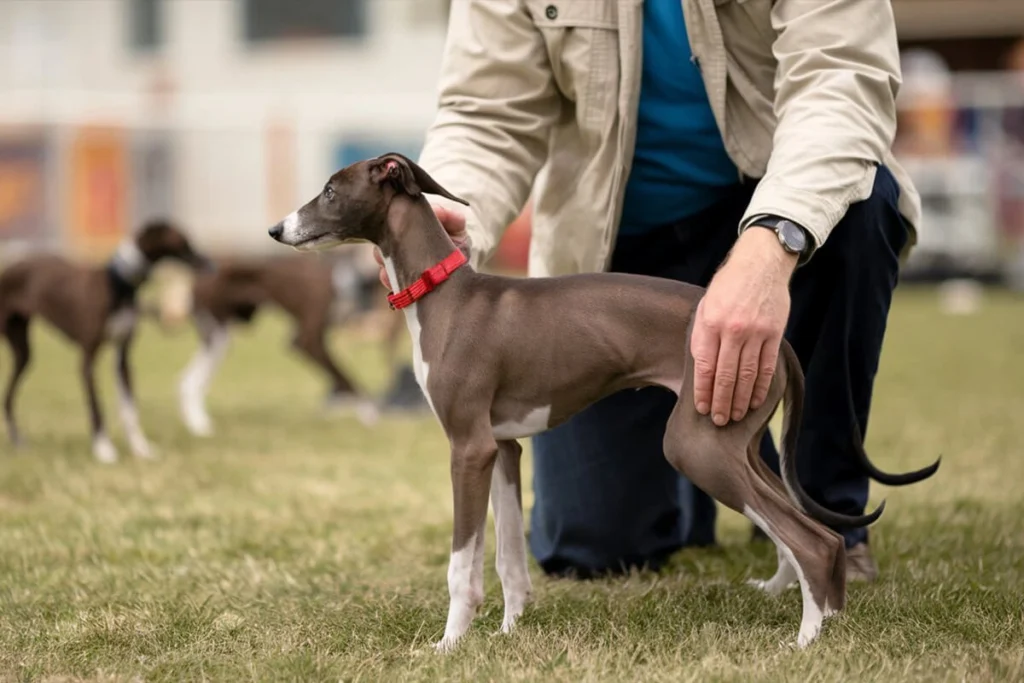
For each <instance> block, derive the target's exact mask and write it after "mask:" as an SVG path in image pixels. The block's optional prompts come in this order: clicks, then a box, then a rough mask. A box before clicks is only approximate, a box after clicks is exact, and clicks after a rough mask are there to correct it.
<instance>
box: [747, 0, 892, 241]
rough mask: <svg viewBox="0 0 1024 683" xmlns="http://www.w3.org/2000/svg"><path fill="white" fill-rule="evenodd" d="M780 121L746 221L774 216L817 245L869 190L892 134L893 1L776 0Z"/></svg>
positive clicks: (774, 18) (774, 22) (774, 23)
mask: <svg viewBox="0 0 1024 683" xmlns="http://www.w3.org/2000/svg"><path fill="white" fill-rule="evenodd" d="M771 19H772V28H773V29H774V31H775V33H776V39H775V43H774V47H773V51H774V54H775V58H776V60H777V62H778V72H777V76H776V88H775V103H774V106H775V116H776V120H777V124H776V129H775V134H774V139H773V148H772V153H771V157H770V159H769V161H768V167H767V170H766V173H765V176H764V178H763V179H762V180H761V182H760V183H759V184H758V187H757V190H756V191H755V193H754V196H753V199H752V200H751V202H750V205H749V207H748V209H747V211H746V213H745V214H744V216H743V218H742V219H741V222H740V226H739V227H740V230H741V231H742V230H744V229H746V228H747V227H749V226H750V225H751V224H752V223H753V222H754V221H755V219H756V217H757V216H759V215H763V214H774V215H777V216H781V217H784V218H788V219H790V220H792V221H794V222H796V223H798V224H799V225H802V226H804V227H805V228H806V229H807V230H808V231H809V232H810V234H811V242H812V249H816V248H818V247H820V246H821V245H822V244H823V243H824V242H825V240H826V239H827V238H828V236H829V233H830V232H831V231H832V229H833V228H834V227H835V225H836V224H837V223H838V222H839V221H840V219H842V217H843V215H845V213H846V210H847V208H848V207H849V206H850V204H852V203H854V202H856V201H860V200H863V199H866V198H867V197H868V196H870V194H871V190H872V185H873V183H874V177H875V170H876V168H877V166H876V165H877V164H880V163H882V160H883V158H884V155H885V154H886V153H887V151H888V150H889V148H890V146H891V145H892V141H893V137H894V135H895V132H896V94H897V91H898V89H899V85H900V78H901V75H900V61H899V47H898V44H897V40H896V25H895V20H894V18H893V13H892V7H891V5H890V0H777V1H776V2H775V4H774V7H773V9H772V13H771Z"/></svg>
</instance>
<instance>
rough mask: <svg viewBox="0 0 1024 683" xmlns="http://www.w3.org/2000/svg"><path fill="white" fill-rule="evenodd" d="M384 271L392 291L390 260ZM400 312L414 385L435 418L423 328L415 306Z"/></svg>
mask: <svg viewBox="0 0 1024 683" xmlns="http://www.w3.org/2000/svg"><path fill="white" fill-rule="evenodd" d="M384 269H385V270H386V271H387V274H388V281H389V282H391V288H392V289H394V288H395V287H396V285H397V283H398V274H397V273H396V272H395V264H394V263H392V261H391V259H390V258H385V259H384ZM402 312H403V313H404V314H405V325H406V327H408V328H409V336H410V337H411V338H412V369H413V373H414V374H415V375H416V383H417V384H419V385H420V391H422V392H423V397H424V398H426V399H427V404H428V405H429V406H430V410H431V412H433V413H434V415H435V416H436V415H437V411H436V410H434V402H433V401H432V400H431V398H430V392H429V391H428V390H427V377H428V376H429V375H430V364H429V363H427V362H426V361H425V360H423V344H422V340H421V339H420V336H421V335H422V334H423V328H422V326H421V325H420V319H419V318H418V317H417V315H416V304H410V305H409V306H406V307H405V308H403V309H402Z"/></svg>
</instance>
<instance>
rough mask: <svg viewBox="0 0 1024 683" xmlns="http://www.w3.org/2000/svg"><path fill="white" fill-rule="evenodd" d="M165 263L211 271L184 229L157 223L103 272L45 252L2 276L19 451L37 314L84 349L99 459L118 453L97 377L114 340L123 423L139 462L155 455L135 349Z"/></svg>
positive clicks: (0, 324)
mask: <svg viewBox="0 0 1024 683" xmlns="http://www.w3.org/2000/svg"><path fill="white" fill-rule="evenodd" d="M163 259H176V260H179V261H182V262H184V263H186V264H187V265H189V266H190V267H192V268H194V269H205V268H208V267H209V265H210V263H209V261H208V260H207V259H206V258H205V257H204V256H202V255H200V254H199V253H197V252H196V251H195V250H194V249H193V248H192V245H191V243H190V242H189V240H188V238H187V237H186V236H185V234H184V233H183V232H182V231H181V230H180V229H179V228H178V227H176V226H175V225H173V224H171V223H170V222H168V221H164V220H154V221H151V222H148V223H146V224H145V225H143V226H142V228H141V229H139V230H138V231H137V232H136V233H135V234H134V235H132V236H130V237H129V238H128V239H126V240H125V241H123V242H122V243H121V245H120V246H119V247H118V249H117V251H116V252H115V254H114V256H113V258H112V259H111V260H110V261H109V262H108V263H107V264H105V265H103V266H84V265H80V264H76V263H72V262H70V261H68V260H67V259H65V258H63V257H61V256H58V255H55V254H40V255H35V256H31V257H28V258H25V259H23V260H21V261H19V262H17V263H15V264H14V265H12V266H10V267H9V268H8V269H7V270H5V271H4V272H3V273H2V274H0V330H2V331H3V334H4V336H5V337H6V339H7V343H8V344H9V345H10V347H11V351H12V353H13V354H14V366H13V368H12V370H11V375H10V379H9V381H8V383H7V392H6V395H5V397H4V416H5V418H6V421H7V433H8V436H9V437H10V440H11V443H12V444H14V445H15V446H16V447H17V446H19V445H20V444H21V443H22V441H21V435H20V433H19V431H18V428H17V425H16V423H15V420H14V397H15V392H16V390H17V388H18V386H19V383H20V380H21V378H22V374H23V373H24V372H25V368H27V367H28V364H29V359H30V357H31V349H30V347H29V335H28V329H29V324H30V322H31V320H32V317H33V316H35V315H39V316H41V317H42V318H43V319H44V320H46V321H47V322H48V323H50V324H51V325H52V326H53V327H55V328H56V329H57V330H58V331H59V332H61V333H62V334H63V336H64V337H65V338H67V339H68V340H69V341H71V342H72V343H73V344H75V345H76V346H78V348H79V349H80V350H81V353H82V356H81V365H80V373H81V377H82V382H83V383H84V385H85V393H86V397H87V399H88V404H89V414H90V419H91V422H90V424H91V431H92V452H93V455H94V456H95V458H96V459H97V460H99V461H100V462H104V463H111V462H114V461H116V460H117V449H116V448H115V447H114V444H113V443H112V442H111V440H110V437H109V436H108V435H107V431H106V428H105V426H104V420H103V414H102V412H101V410H100V405H99V398H98V396H97V393H96V382H95V379H94V376H93V374H94V373H93V366H94V364H95V361H96V357H97V354H98V352H99V351H100V349H101V347H102V346H103V344H104V343H105V342H108V341H109V342H111V343H113V344H114V345H115V346H116V348H117V363H116V366H117V388H118V394H119V397H120V409H121V410H120V412H121V421H122V423H123V426H124V429H125V432H126V433H127V436H128V442H129V445H130V447H131V450H132V452H133V453H134V454H135V456H136V457H139V458H149V457H153V455H154V453H153V449H152V448H151V447H150V444H149V440H148V439H147V438H146V436H145V434H144V433H143V430H142V426H141V424H140V423H139V417H138V411H137V410H136V408H135V400H134V397H133V392H132V375H131V366H130V363H129V351H130V349H131V344H132V339H133V336H134V332H135V326H136V322H137V319H138V316H139V308H138V305H137V302H136V292H137V290H138V288H139V287H140V286H141V285H142V284H143V283H144V282H145V281H146V278H147V276H148V275H149V272H150V269H151V268H152V267H153V266H154V265H155V264H156V263H157V262H159V261H161V260H163Z"/></svg>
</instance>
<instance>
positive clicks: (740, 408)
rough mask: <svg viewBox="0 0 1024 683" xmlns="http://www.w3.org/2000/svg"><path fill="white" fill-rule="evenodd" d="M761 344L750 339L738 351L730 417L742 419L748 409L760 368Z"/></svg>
mask: <svg viewBox="0 0 1024 683" xmlns="http://www.w3.org/2000/svg"><path fill="white" fill-rule="evenodd" d="M761 347H762V344H761V343H759V342H758V341H757V340H756V339H751V340H749V341H747V343H746V344H744V345H743V350H742V351H740V362H739V366H738V369H737V371H736V388H735V389H734V390H733V394H732V419H733V420H736V421H739V420H742V419H743V418H744V417H745V416H746V414H747V410H749V409H750V407H751V406H750V399H751V397H752V396H753V394H754V386H755V383H756V381H757V378H758V370H759V368H760V360H761V353H762V351H761Z"/></svg>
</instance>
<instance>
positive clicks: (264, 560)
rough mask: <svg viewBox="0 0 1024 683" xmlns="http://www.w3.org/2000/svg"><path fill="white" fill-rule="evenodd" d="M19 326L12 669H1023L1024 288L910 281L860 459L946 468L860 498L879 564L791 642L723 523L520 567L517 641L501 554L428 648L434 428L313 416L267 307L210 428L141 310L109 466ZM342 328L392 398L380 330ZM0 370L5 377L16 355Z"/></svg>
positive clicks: (785, 620) (3, 660) (345, 344)
mask: <svg viewBox="0 0 1024 683" xmlns="http://www.w3.org/2000/svg"><path fill="white" fill-rule="evenodd" d="M32 335H33V338H34V340H35V342H36V347H35V356H34V364H33V366H32V367H31V368H30V370H29V373H28V376H27V378H26V382H25V384H24V387H23V392H22V394H21V402H20V405H19V411H18V412H19V416H20V419H21V423H22V431H23V433H24V434H25V436H26V438H27V439H28V440H29V445H28V447H27V448H26V449H25V450H24V451H23V452H20V453H18V454H13V453H12V452H11V450H10V448H9V447H7V446H6V445H5V446H3V447H2V448H3V450H2V453H3V456H2V457H3V464H2V467H0V514H2V519H3V521H2V524H0V678H3V679H4V680H50V681H56V680H62V681H63V680H147V681H186V680H259V681H264V680H268V681H269V680H303V681H309V680H346V681H348V680H380V681H416V680H438V679H441V680H471V681H485V680H532V681H688V680H701V681H704V680H727V681H775V680H794V681H815V682H817V681H862V680H874V681H907V680H920V681H962V680H970V681H983V680H999V681H1009V680H1024V597H1022V596H1024V591H1022V588H1024V586H1022V582H1024V495H1022V494H1021V482H1024V420H1022V418H1021V415H1022V414H1024V356H1022V355H1021V354H1022V350H1024V302H1022V301H1020V300H1016V299H1012V298H1010V297H1008V296H1006V295H999V294H994V295H991V296H990V297H989V298H988V299H987V302H986V305H985V306H984V308H983V309H982V310H981V311H980V312H979V313H978V314H977V315H975V316H973V317H969V318H955V317H945V316H943V315H941V314H940V313H939V311H938V308H937V306H936V302H935V297H934V294H933V293H932V292H929V291H914V290H908V291H901V292H900V293H899V295H898V297H897V300H896V303H895V305H894V311H893V315H892V319H891V324H890V332H889V337H888V343H887V346H886V349H885V352H884V357H883V361H882V368H881V371H880V375H879V377H878V381H877V384H876V398H875V407H874V413H873V417H872V422H871V428H870V431H869V434H868V439H867V441H868V447H869V451H870V453H871V454H872V456H873V458H874V459H875V460H876V462H878V463H879V464H880V465H881V466H883V467H884V468H887V469H892V470H896V469H905V468H911V467H917V466H920V465H923V464H925V463H927V462H930V461H931V460H932V458H933V457H934V456H935V455H936V454H939V453H941V454H942V455H943V456H944V462H943V468H942V469H941V470H940V472H939V475H937V477H936V478H935V479H934V480H932V481H929V482H925V483H924V484H921V485H919V486H917V487H916V488H911V489H903V490H884V489H881V488H879V489H876V490H874V493H873V497H874V499H875V500H876V501H877V500H878V499H879V498H881V497H883V496H885V497H887V498H888V500H889V505H888V509H887V511H886V513H885V515H883V517H882V519H881V520H880V522H879V523H878V524H877V526H876V527H875V530H874V531H873V534H874V535H873V545H874V548H875V550H876V553H877V556H878V559H879V563H880V565H881V569H882V577H881V579H880V581H879V582H878V583H876V584H874V585H870V586H864V585H854V586H851V587H850V591H849V592H850V595H849V603H848V608H847V611H846V612H845V613H844V614H843V615H842V616H840V617H838V618H836V619H834V620H831V621H829V622H827V624H826V627H825V630H824V632H823V635H822V637H821V639H820V640H819V641H818V643H817V644H816V645H815V646H814V647H812V648H811V649H809V650H807V651H803V652H795V651H791V650H789V649H787V648H785V647H782V646H781V643H782V642H784V641H789V640H791V639H793V638H794V637H795V635H796V630H797V627H798V624H799V618H800V603H799V596H798V594H797V592H795V591H793V592H790V593H788V594H787V595H785V596H783V597H782V598H780V599H778V600H772V599H769V598H767V597H765V596H763V595H761V594H759V593H757V592H755V591H754V590H752V589H750V588H748V587H746V586H744V585H743V581H744V579H745V578H747V577H751V576H766V575H769V574H770V573H771V572H772V571H773V570H774V565H775V553H774V550H772V549H771V548H770V547H768V546H765V545H760V544H759V545H754V546H750V545H748V544H747V534H748V527H747V525H746V523H745V522H744V521H743V520H742V519H741V518H738V517H737V516H736V515H734V514H732V513H723V514H722V516H721V535H720V538H721V540H722V547H721V548H720V549H715V550H699V551H698V550H693V551H689V550H688V551H684V552H682V553H680V554H679V555H678V557H677V558H675V560H674V562H673V564H672V566H671V567H670V568H669V569H668V570H667V571H664V572H662V573H661V574H660V575H654V574H644V573H640V574H635V575H633V576H630V577H628V578H622V579H618V580H604V581H595V582H589V583H575V582H568V581H553V580H546V579H544V578H543V577H542V576H541V575H540V574H539V572H537V570H536V567H535V566H531V569H532V570H533V571H534V582H535V595H536V601H535V602H534V604H533V605H532V606H531V607H529V608H528V609H527V612H526V614H525V616H524V617H523V619H522V620H521V622H520V626H519V629H518V631H517V632H516V633H515V634H513V635H512V636H509V637H495V636H492V635H491V634H492V633H493V632H494V631H496V630H497V628H498V626H499V624H500V621H501V597H500V589H499V586H498V583H497V577H496V575H495V573H494V570H493V561H492V560H491V559H489V560H488V563H487V575H486V582H487V583H486V589H487V599H486V602H485V605H484V608H483V610H482V614H481V616H480V618H479V619H478V621H477V622H476V624H475V626H474V628H473V629H472V630H471V632H470V634H469V636H468V637H467V638H466V640H465V641H464V642H463V644H462V646H461V648H460V649H459V650H458V651H457V652H455V653H453V654H451V655H447V656H440V655H435V654H434V652H433V650H432V648H431V645H432V643H433V642H435V641H436V640H437V639H438V638H439V637H440V635H441V633H442V631H443V628H444V621H445V613H446V608H447V588H446V580H445V573H446V566H447V559H448V544H449V529H450V520H449V515H450V510H451V499H450V489H449V480H448V459H447V453H446V448H445V441H444V439H443V436H442V434H441V432H440V429H439V428H438V427H437V426H436V424H435V423H434V422H433V421H432V420H429V419H416V420H410V419H405V420H389V421H387V422H384V423H382V424H381V425H379V426H378V427H377V428H375V429H373V430H371V429H368V428H365V427H362V426H360V425H359V424H358V423H356V422H355V421H354V420H349V419H345V418H335V419H327V418H324V417H322V416H321V415H320V414H319V413H318V410H319V402H320V399H321V396H322V391H323V389H324V387H323V384H322V380H321V379H320V377H319V376H317V375H315V374H313V373H312V372H311V371H310V370H309V368H308V367H307V366H305V365H304V363H303V362H301V361H300V360H298V359H297V358H295V357H294V356H292V355H288V354H283V353H281V352H280V349H282V348H283V346H284V343H285V341H286V338H287V329H286V327H285V326H284V325H283V323H282V321H281V320H280V319H277V318H276V317H274V316H266V317H264V318H262V319H260V320H259V322H258V324H257V325H256V327H255V328H254V329H252V330H249V331H245V332H243V333H240V334H239V335H238V336H237V337H236V338H235V341H234V344H233V347H232V349H231V351H230V353H229V355H228V358H227V360H226V362H225V364H224V366H223V368H222V371H221V372H220V374H219V375H218V377H217V378H216V380H215V383H214V385H213V390H212V392H211V397H210V408H211V413H212V416H213V418H214V420H215V423H216V426H217V427H218V432H217V434H216V435H215V436H214V437H213V438H211V439H208V440H197V439H194V438H191V437H190V436H188V434H187V432H186V431H185V430H184V428H183V426H182V425H181V422H180V420H179V419H178V414H177V407H176V379H177V376H178V373H179V372H180V371H181V369H182V368H183V367H184V365H185V363H186V361H187V359H188V357H189V356H190V355H191V353H192V351H193V349H194V348H195V338H194V336H193V334H192V333H191V330H188V329H185V330H182V331H181V332H179V333H177V334H171V335H165V334H164V333H163V332H161V331H160V330H159V329H158V328H156V327H155V326H153V325H147V326H146V327H144V329H143V330H142V332H141V335H140V339H139V341H138V348H137V363H136V378H137V379H136V382H137V384H138V388H139V394H140V408H141V413H142V419H143V424H144V426H145V427H146V428H147V430H148V432H149V435H150V437H151V439H152V441H153V442H154V444H155V445H156V446H158V447H159V448H160V450H161V451H162V459H161V460H159V461H158V462H136V461H134V460H132V459H131V458H130V457H129V456H128V454H127V447H126V445H125V443H124V441H123V439H122V438H121V433H120V430H119V429H118V428H117V422H116V417H117V416H116V411H115V409H114V408H115V401H114V398H115V394H114V391H113V383H112V381H110V380H111V374H112V371H111V364H110V356H109V354H108V355H107V356H105V357H104V362H103V364H102V367H101V370H102V372H101V374H102V377H103V380H104V382H103V385H102V392H103V396H104V404H105V405H106V406H107V414H108V418H109V420H110V421H111V423H112V425H114V427H115V428H114V435H115V437H116V438H115V441H116V443H117V445H118V446H119V448H120V450H121V452H122V460H121V462H120V463H118V464H116V465H113V466H101V465H98V464H96V463H95V462H94V461H93V460H92V459H91V457H90V454H89V445H88V439H87V437H86V424H87V419H86V414H85V407H84V404H83V401H82V389H81V387H80V386H79V383H78V378H77V373H76V370H75V368H76V366H77V364H76V358H75V356H74V355H73V353H72V352H71V350H70V349H69V348H68V347H67V346H66V345H65V344H64V343H63V342H62V341H61V340H59V339H57V338H56V337H55V336H54V335H53V334H52V333H50V332H49V331H48V330H47V329H46V328H44V327H43V326H41V325H38V324H37V325H36V326H35V327H34V328H33V330H32ZM334 345H335V348H336V349H337V350H338V353H339V356H340V357H341V358H342V359H343V360H344V361H345V362H346V363H347V364H348V365H349V366H350V367H351V368H353V370H354V372H356V374H357V375H358V376H359V378H360V379H361V380H362V381H364V382H366V383H367V384H368V385H370V386H371V387H373V388H375V389H377V390H379V389H380V388H381V384H382V382H383V381H384V379H385V378H384V376H383V371H382V356H381V354H380V353H379V352H378V350H377V349H376V348H375V347H374V346H373V345H372V344H371V343H370V342H368V341H365V340H359V339H346V338H345V336H344V335H335V337H334ZM0 364H2V368H3V369H2V370H0V375H3V376H6V373H7V369H8V368H9V365H10V356H9V353H7V349H6V348H4V349H3V353H2V356H0ZM529 464H530V461H529V458H528V457H527V458H525V459H524V466H525V468H526V469H525V471H524V481H526V482H529ZM531 501H532V498H531V496H530V495H529V491H527V497H526V501H525V503H526V505H527V506H529V505H530V504H531ZM488 534H489V537H488V553H489V554H490V553H493V547H494V546H493V531H492V529H491V528H490V527H488Z"/></svg>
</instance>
